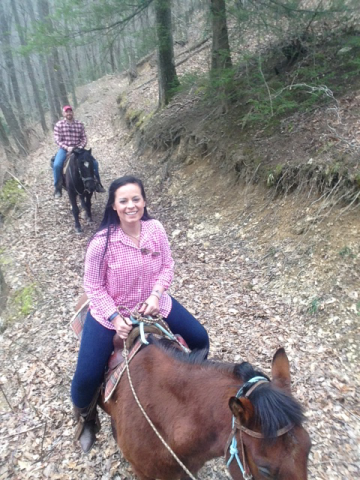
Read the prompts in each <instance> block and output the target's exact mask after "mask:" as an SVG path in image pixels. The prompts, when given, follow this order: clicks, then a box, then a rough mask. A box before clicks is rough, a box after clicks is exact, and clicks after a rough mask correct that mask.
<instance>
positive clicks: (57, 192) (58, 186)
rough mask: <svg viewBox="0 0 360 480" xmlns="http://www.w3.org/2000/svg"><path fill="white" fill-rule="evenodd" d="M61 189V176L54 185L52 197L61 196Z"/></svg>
mask: <svg viewBox="0 0 360 480" xmlns="http://www.w3.org/2000/svg"><path fill="white" fill-rule="evenodd" d="M61 189H62V178H60V180H58V181H57V183H56V185H55V191H54V197H55V198H60V197H61V195H62V192H61Z"/></svg>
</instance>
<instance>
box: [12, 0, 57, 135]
mask: <svg viewBox="0 0 360 480" xmlns="http://www.w3.org/2000/svg"><path fill="white" fill-rule="evenodd" d="M11 8H12V12H13V14H14V18H15V22H16V23H17V24H18V26H19V28H18V34H19V39H20V43H21V45H22V46H26V41H25V37H24V34H23V32H22V29H21V24H20V18H19V14H18V11H17V8H16V5H15V2H11ZM25 64H26V69H27V72H28V75H29V79H30V82H31V86H32V88H33V93H34V100H35V105H36V108H37V111H38V113H39V116H40V123H41V128H42V129H43V132H44V133H45V134H46V133H47V132H48V130H49V129H48V127H47V125H46V120H45V112H44V109H43V106H42V104H41V99H40V93H39V88H38V86H37V83H36V79H35V73H34V69H33V67H32V64H31V62H30V58H29V57H28V56H26V57H25Z"/></svg>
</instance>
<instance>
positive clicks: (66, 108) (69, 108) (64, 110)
mask: <svg viewBox="0 0 360 480" xmlns="http://www.w3.org/2000/svg"><path fill="white" fill-rule="evenodd" d="M67 110H72V106H71V105H65V107H63V112H66V111H67Z"/></svg>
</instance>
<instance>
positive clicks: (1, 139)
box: [0, 118, 15, 162]
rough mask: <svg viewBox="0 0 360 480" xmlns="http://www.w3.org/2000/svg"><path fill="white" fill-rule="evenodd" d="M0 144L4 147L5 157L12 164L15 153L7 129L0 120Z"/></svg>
mask: <svg viewBox="0 0 360 480" xmlns="http://www.w3.org/2000/svg"><path fill="white" fill-rule="evenodd" d="M0 143H1V145H2V146H3V147H4V150H5V155H6V157H7V159H8V160H9V161H10V162H12V160H13V159H14V158H15V151H14V149H13V147H12V145H11V142H10V139H9V137H8V134H7V133H6V130H5V127H4V125H3V122H2V119H1V118H0Z"/></svg>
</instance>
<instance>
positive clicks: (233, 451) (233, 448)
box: [225, 376, 294, 480]
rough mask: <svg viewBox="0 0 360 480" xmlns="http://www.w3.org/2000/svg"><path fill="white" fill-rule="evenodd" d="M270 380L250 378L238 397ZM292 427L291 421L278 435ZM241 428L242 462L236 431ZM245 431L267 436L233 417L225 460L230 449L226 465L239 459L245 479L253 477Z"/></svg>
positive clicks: (248, 479) (249, 479)
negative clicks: (245, 444) (245, 445)
mask: <svg viewBox="0 0 360 480" xmlns="http://www.w3.org/2000/svg"><path fill="white" fill-rule="evenodd" d="M268 382H269V380H267V379H266V378H265V377H260V376H258V377H253V378H251V379H250V380H248V381H247V382H246V383H244V385H243V386H242V387H241V388H240V390H239V391H238V392H237V394H236V398H240V397H241V396H244V397H249V395H250V394H251V393H252V392H253V391H254V390H255V388H257V387H258V386H259V385H261V384H262V383H268ZM249 384H253V385H252V386H251V387H250V388H249V390H248V391H247V392H246V393H245V395H243V392H244V388H245V387H248V386H249ZM292 428H294V424H293V423H290V424H289V425H287V426H286V427H283V428H281V429H280V430H278V431H277V432H276V437H281V435H285V433H287V432H289V431H290V430H291V429H292ZM238 430H239V432H240V446H241V456H242V461H243V463H241V460H240V457H239V449H238V445H237V440H236V437H235V435H236V432H237V431H238ZM243 433H245V434H247V435H249V436H250V437H253V438H265V437H264V435H263V434H262V433H260V432H255V431H254V430H250V429H249V428H246V427H244V426H243V425H241V423H240V422H239V420H238V419H236V418H235V417H234V416H233V418H232V430H231V433H230V436H229V438H228V441H227V442H226V446H225V461H226V455H227V452H228V450H229V452H230V458H229V460H228V461H227V463H226V466H227V467H228V468H229V466H230V464H231V462H232V461H233V460H234V458H235V459H236V461H237V464H238V466H239V468H240V471H241V474H242V476H243V478H244V480H251V479H252V478H253V476H252V474H251V472H250V469H249V466H248V465H247V463H246V456H245V447H244V441H243Z"/></svg>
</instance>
